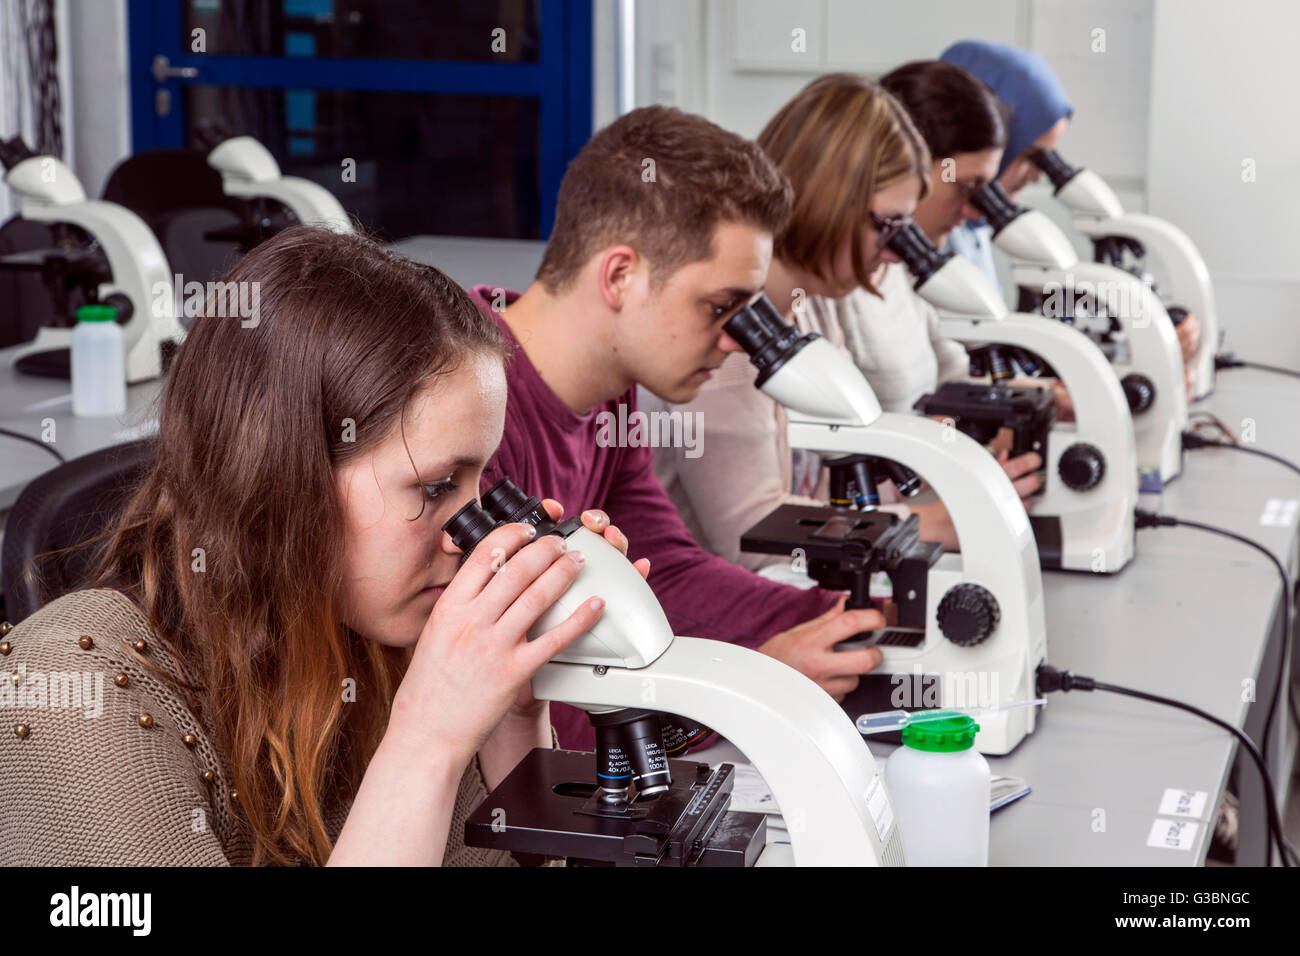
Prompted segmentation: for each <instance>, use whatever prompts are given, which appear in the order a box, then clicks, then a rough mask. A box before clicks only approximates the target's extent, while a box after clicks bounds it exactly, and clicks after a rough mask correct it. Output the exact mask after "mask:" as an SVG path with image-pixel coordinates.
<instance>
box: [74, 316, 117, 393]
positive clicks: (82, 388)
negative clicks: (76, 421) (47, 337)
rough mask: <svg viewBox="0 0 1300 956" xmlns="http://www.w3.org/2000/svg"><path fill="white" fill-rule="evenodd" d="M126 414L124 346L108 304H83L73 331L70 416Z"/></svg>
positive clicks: (115, 319) (115, 318)
mask: <svg viewBox="0 0 1300 956" xmlns="http://www.w3.org/2000/svg"><path fill="white" fill-rule="evenodd" d="M125 412H126V343H125V341H124V340H123V338H122V327H121V326H120V325H118V324H117V310H116V309H115V308H113V307H112V306H111V305H83V306H82V307H81V308H79V309H77V327H76V328H75V329H73V330H72V413H73V414H74V415H78V416H86V417H95V416H105V415H121V414H124V413H125Z"/></svg>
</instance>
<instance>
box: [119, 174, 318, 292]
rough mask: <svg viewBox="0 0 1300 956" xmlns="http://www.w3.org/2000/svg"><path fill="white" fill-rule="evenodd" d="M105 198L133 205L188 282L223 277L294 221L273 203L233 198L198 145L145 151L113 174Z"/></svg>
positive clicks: (133, 209) (169, 259)
mask: <svg viewBox="0 0 1300 956" xmlns="http://www.w3.org/2000/svg"><path fill="white" fill-rule="evenodd" d="M104 199H106V200H108V201H109V202H115V203H117V204H119V205H121V206H125V207H126V208H127V209H130V210H131V211H132V212H134V213H135V214H136V215H137V216H139V217H140V218H141V219H143V220H144V221H145V222H146V223H147V224H148V226H149V228H150V229H151V230H153V233H154V235H155V236H157V238H158V244H159V245H161V246H162V248H163V253H164V254H165V255H166V256H167V263H168V264H169V265H170V266H171V268H172V271H173V272H175V273H179V274H180V275H182V276H184V278H185V280H186V281H190V280H196V281H199V282H207V281H209V280H213V279H219V278H221V276H222V275H224V274H225V273H226V271H227V270H229V269H230V267H231V266H233V265H234V264H235V263H236V262H238V261H239V259H240V258H242V257H243V255H244V254H245V253H246V252H247V251H248V250H249V249H251V248H253V247H254V246H256V245H257V244H258V243H260V242H262V240H264V239H265V238H267V237H268V236H269V235H272V234H273V233H274V232H276V231H278V230H280V229H283V228H284V227H285V226H287V225H290V224H291V222H290V221H289V220H290V219H291V215H292V214H290V213H288V212H287V210H285V209H283V208H282V207H280V205H279V204H278V203H275V204H273V205H274V207H275V209H274V211H265V212H262V213H260V212H259V210H258V208H257V207H256V204H250V203H249V202H248V201H246V200H243V199H237V198H235V197H233V196H227V195H226V194H225V190H224V189H223V188H222V185H221V174H220V173H218V172H217V171H216V170H215V169H213V168H212V167H211V166H209V165H208V158H207V153H206V152H203V151H200V150H197V149H150V150H141V151H140V152H138V153H134V154H132V155H131V156H128V157H127V158H126V159H124V160H122V162H120V163H119V164H118V165H117V167H116V168H115V169H114V170H113V171H112V173H111V174H109V177H108V182H107V183H105V185H104Z"/></svg>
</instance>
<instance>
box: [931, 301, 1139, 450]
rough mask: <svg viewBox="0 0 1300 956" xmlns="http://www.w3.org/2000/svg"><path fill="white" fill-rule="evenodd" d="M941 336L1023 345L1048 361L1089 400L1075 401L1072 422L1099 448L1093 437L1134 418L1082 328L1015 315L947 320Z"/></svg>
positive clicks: (1112, 374) (1074, 391) (1069, 385)
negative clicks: (981, 319)
mask: <svg viewBox="0 0 1300 956" xmlns="http://www.w3.org/2000/svg"><path fill="white" fill-rule="evenodd" d="M939 331H940V332H941V333H942V334H943V335H945V336H947V337H948V338H951V339H955V340H956V341H958V342H962V343H964V344H969V345H984V344H997V345H1014V346H1019V347H1020V348H1023V349H1027V350H1028V351H1030V352H1033V353H1034V354H1035V355H1037V356H1039V357H1040V358H1042V359H1043V360H1044V361H1046V362H1047V363H1048V364H1049V365H1051V366H1052V368H1053V369H1055V370H1056V373H1057V375H1058V376H1059V377H1060V379H1061V381H1062V383H1064V385H1065V387H1066V388H1067V389H1069V390H1070V391H1071V393H1072V394H1074V395H1078V396H1087V400H1086V401H1076V402H1075V409H1074V420H1075V425H1076V429H1077V430H1078V432H1079V437H1080V438H1084V439H1086V440H1088V441H1093V442H1094V443H1095V438H1094V437H1093V436H1104V435H1108V434H1110V433H1111V432H1114V431H1115V430H1116V428H1115V425H1116V423H1117V422H1118V423H1123V422H1126V421H1127V420H1128V419H1129V417H1130V413H1129V407H1128V401H1127V399H1125V397H1124V392H1123V390H1122V389H1121V388H1120V385H1119V379H1118V378H1116V377H1115V372H1114V370H1113V369H1112V368H1111V364H1110V362H1108V361H1107V360H1106V356H1105V355H1104V354H1103V353H1102V351H1101V349H1100V348H1098V347H1097V345H1096V343H1094V342H1093V341H1092V340H1091V339H1089V338H1088V337H1087V336H1086V335H1084V334H1083V333H1082V332H1080V331H1079V330H1078V329H1073V328H1071V327H1070V326H1068V325H1065V324H1064V323H1061V322H1044V321H1043V319H1042V316H1037V315H1025V314H1024V313H1020V312H1017V313H1014V314H1012V315H1010V316H1008V317H1007V318H1005V319H1002V320H1000V321H994V322H978V321H971V320H969V319H962V318H957V317H954V316H948V315H944V316H941V317H940V319H939ZM1127 444H1128V460H1129V461H1133V460H1134V458H1133V456H1134V450H1133V442H1132V439H1131V438H1130V440H1129V441H1128V443H1127ZM1120 450H1121V451H1122V450H1123V448H1122V445H1121V446H1120ZM1108 457H1109V456H1108Z"/></svg>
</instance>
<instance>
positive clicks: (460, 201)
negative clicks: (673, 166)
mask: <svg viewBox="0 0 1300 956" xmlns="http://www.w3.org/2000/svg"><path fill="white" fill-rule="evenodd" d="M128 4H129V5H128V17H129V29H130V75H131V120H132V136H133V148H134V149H136V150H143V149H152V148H179V147H183V146H187V145H189V146H193V145H198V144H199V143H200V142H201V132H202V130H203V129H204V127H205V126H206V125H208V124H214V123H215V124H219V125H221V126H224V127H225V128H228V129H231V130H233V131H234V132H237V133H244V134H248V135H251V136H255V137H256V138H257V139H259V140H261V141H262V142H263V143H264V144H265V145H266V147H267V148H268V149H270V150H271V152H272V153H273V154H274V155H275V157H276V159H277V160H278V161H279V163H280V167H281V169H282V170H283V171H284V172H285V173H286V174H292V175H295V176H303V177H305V178H308V179H312V180H315V181H317V182H319V183H321V185H323V186H325V187H326V188H328V189H329V190H330V191H331V192H333V193H334V194H335V195H336V196H338V198H339V200H340V201H341V202H342V203H343V205H344V207H345V208H347V209H348V211H349V212H351V213H352V214H353V215H354V216H356V217H357V218H358V219H359V220H360V221H361V222H362V223H363V224H364V225H366V226H367V227H369V228H371V229H372V230H375V231H376V232H378V233H379V234H380V235H381V236H383V237H385V238H389V239H396V238H401V237H404V236H407V235H414V234H423V233H428V234H434V235H461V236H494V237H504V238H521V239H538V238H545V237H546V236H547V235H548V234H549V232H550V229H551V224H552V221H553V219H554V211H555V197H556V193H557V191H558V189H559V185H560V179H561V178H562V177H563V175H564V170H565V167H566V165H567V164H568V162H569V160H570V159H571V158H572V157H573V156H574V154H576V153H577V151H578V150H579V149H580V148H581V147H582V145H583V143H585V142H586V141H587V139H588V137H589V136H590V134H591V39H592V37H591V2H590V0H436V2H432V0H128Z"/></svg>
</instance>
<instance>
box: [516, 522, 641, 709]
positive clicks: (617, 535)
mask: <svg viewBox="0 0 1300 956" xmlns="http://www.w3.org/2000/svg"><path fill="white" fill-rule="evenodd" d="M542 507H543V508H545V509H546V513H547V514H549V515H550V516H551V520H552V521H559V520H560V519H561V518H563V517H564V505H562V504H560V503H559V502H558V501H556V500H555V499H554V498H547V499H545V500H544V501H543V502H542ZM582 525H583V527H585V528H586V529H587V530H588V531H592V532H594V533H596V534H598V535H601V536H602V537H603V538H604V539H605V540H606V541H608V542H609V543H610V544H612V545H613V546H614V547H616V548H618V550H619V551H621V552H622V553H623V555H624V556H626V555H627V546H628V540H627V535H625V534H624V533H623V532H622V531H620V530H619V529H618V527H617V526H616V525H614V524H611V523H610V520H609V515H607V514H605V512H603V511H601V510H600V509H599V508H590V509H588V510H587V511H584V512H583V513H582ZM632 567H634V568H636V569H637V572H638V573H639V574H640V575H641V577H643V578H644V577H646V576H647V575H648V574H649V573H650V559H649V558H642V559H641V560H639V561H633V562H632ZM593 623H594V622H593ZM547 709H548V708H547V706H546V701H544V700H537V699H536V698H535V697H533V685H532V682H531V681H529V682H528V683H526V684H524V686H523V687H521V688H520V690H519V694H518V696H516V697H515V702H514V704H513V706H511V708H510V711H509V712H508V713H507V715H506V716H507V717H510V718H516V719H518V718H525V719H527V718H532V717H534V716H536V715H537V714H539V713H543V712H545V711H547Z"/></svg>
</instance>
